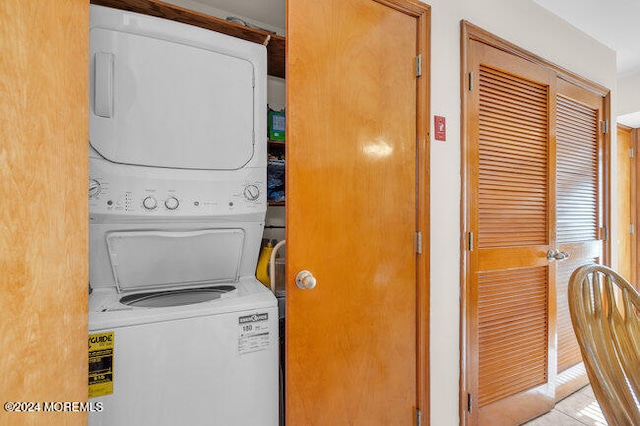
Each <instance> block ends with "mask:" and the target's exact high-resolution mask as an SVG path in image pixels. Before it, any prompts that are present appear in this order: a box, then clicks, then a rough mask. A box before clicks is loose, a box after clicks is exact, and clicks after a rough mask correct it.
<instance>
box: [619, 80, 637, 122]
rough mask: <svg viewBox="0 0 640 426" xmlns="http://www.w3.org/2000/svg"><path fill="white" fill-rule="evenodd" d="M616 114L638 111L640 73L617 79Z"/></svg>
mask: <svg viewBox="0 0 640 426" xmlns="http://www.w3.org/2000/svg"><path fill="white" fill-rule="evenodd" d="M618 93H619V96H618V115H625V114H631V113H634V112H638V111H640V73H637V74H631V75H628V76H625V77H621V78H620V79H618Z"/></svg>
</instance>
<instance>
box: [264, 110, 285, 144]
mask: <svg viewBox="0 0 640 426" xmlns="http://www.w3.org/2000/svg"><path fill="white" fill-rule="evenodd" d="M268 122H269V139H271V140H272V141H283V140H284V130H285V117H284V110H282V111H274V110H272V109H269V119H268Z"/></svg>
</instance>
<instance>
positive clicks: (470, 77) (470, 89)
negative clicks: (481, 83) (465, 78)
mask: <svg viewBox="0 0 640 426" xmlns="http://www.w3.org/2000/svg"><path fill="white" fill-rule="evenodd" d="M469 91H470V92H472V91H473V71H471V72H470V73H469Z"/></svg>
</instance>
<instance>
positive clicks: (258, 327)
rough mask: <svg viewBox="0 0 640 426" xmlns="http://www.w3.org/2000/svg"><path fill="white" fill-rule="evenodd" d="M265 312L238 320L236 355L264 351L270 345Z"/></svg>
mask: <svg viewBox="0 0 640 426" xmlns="http://www.w3.org/2000/svg"><path fill="white" fill-rule="evenodd" d="M270 333H271V330H269V314H268V313H267V312H264V313H257V314H252V315H245V316H242V317H240V318H238V355H240V356H241V355H246V354H250V353H252V352H259V351H264V350H266V349H267V348H269V345H270V344H271V336H270Z"/></svg>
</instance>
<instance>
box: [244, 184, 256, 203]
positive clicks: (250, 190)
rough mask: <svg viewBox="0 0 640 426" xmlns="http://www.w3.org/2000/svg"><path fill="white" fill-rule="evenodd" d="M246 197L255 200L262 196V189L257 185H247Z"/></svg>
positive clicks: (245, 188) (245, 189)
mask: <svg viewBox="0 0 640 426" xmlns="http://www.w3.org/2000/svg"><path fill="white" fill-rule="evenodd" d="M243 193H244V198H246V199H247V200H249V201H255V200H257V199H258V197H260V189H259V188H258V187H257V186H255V185H247V186H245V187H244V192H243Z"/></svg>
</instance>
